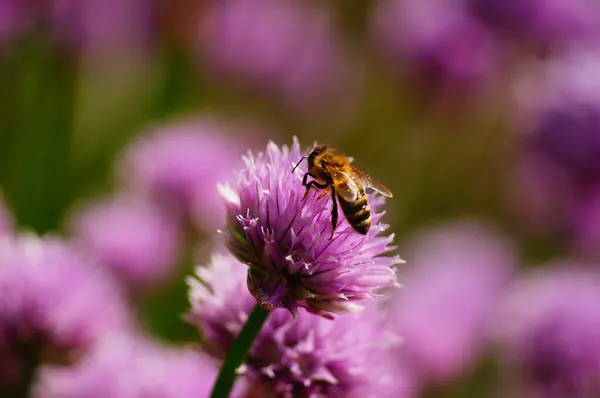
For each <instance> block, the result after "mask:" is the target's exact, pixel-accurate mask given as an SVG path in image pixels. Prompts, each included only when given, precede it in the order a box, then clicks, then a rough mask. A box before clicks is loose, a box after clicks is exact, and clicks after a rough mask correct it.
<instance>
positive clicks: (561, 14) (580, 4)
mask: <svg viewBox="0 0 600 398" xmlns="http://www.w3.org/2000/svg"><path fill="white" fill-rule="evenodd" d="M467 2H468V3H469V7H470V9H471V11H472V12H473V13H474V14H475V15H477V17H479V18H480V19H481V20H482V21H483V22H485V23H486V24H488V25H489V26H491V27H493V28H496V29H499V30H500V31H503V32H505V33H508V34H510V35H513V36H516V38H519V39H525V40H528V41H530V42H533V43H534V44H539V45H542V46H551V47H560V46H563V45H568V44H569V43H572V42H576V41H580V40H590V39H593V38H594V37H597V34H598V33H600V29H599V28H600V7H599V4H598V3H597V2H595V1H589V0H503V1H497V0H467Z"/></svg>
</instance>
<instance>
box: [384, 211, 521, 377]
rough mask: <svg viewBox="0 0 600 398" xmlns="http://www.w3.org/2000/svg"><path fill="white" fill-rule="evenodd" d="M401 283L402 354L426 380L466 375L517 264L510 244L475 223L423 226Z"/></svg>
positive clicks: (395, 320) (396, 312)
mask: <svg viewBox="0 0 600 398" xmlns="http://www.w3.org/2000/svg"><path fill="white" fill-rule="evenodd" d="M403 252H405V253H406V257H405V258H406V260H407V265H405V266H404V267H402V268H401V269H400V270H399V274H400V275H399V278H400V280H402V281H403V288H402V289H400V290H399V291H398V292H397V294H395V295H394V296H393V297H392V298H391V299H390V302H389V303H387V304H388V305H389V310H390V316H389V318H390V325H391V326H392V327H393V329H394V330H395V331H396V332H397V333H398V334H400V335H401V336H402V337H403V339H404V344H403V345H402V348H401V350H400V351H398V356H399V358H400V360H401V362H402V363H405V364H408V366H409V367H410V368H411V370H412V371H414V372H415V373H416V374H417V375H418V376H419V377H420V378H421V379H422V380H423V382H425V383H427V382H434V383H435V382H446V381H449V380H452V379H455V378H457V377H460V376H461V375H463V374H464V373H465V372H466V371H467V370H468V369H469V367H470V366H472V365H473V364H474V362H475V361H476V360H477V355H478V354H479V353H480V349H481V348H482V346H483V344H484V343H485V332H486V329H487V327H488V323H487V322H488V317H489V316H490V315H491V313H492V310H493V309H494V306H495V305H496V300H497V299H498V298H499V296H500V294H501V293H502V289H503V288H504V286H505V284H506V283H507V282H508V278H509V275H510V273H511V270H512V268H513V267H514V265H515V257H514V253H513V249H512V248H511V246H510V245H509V244H508V243H507V242H506V241H505V240H504V239H503V238H502V237H501V236H499V235H497V234H496V233H495V232H494V231H493V230H491V229H489V228H487V227H485V226H483V225H479V224H476V223H473V222H462V223H455V224H451V225H448V226H445V227H441V228H436V229H430V230H426V231H425V232H424V233H422V234H420V235H418V236H417V237H416V238H414V239H413V240H412V241H411V242H410V243H409V244H408V246H405V247H404V250H403Z"/></svg>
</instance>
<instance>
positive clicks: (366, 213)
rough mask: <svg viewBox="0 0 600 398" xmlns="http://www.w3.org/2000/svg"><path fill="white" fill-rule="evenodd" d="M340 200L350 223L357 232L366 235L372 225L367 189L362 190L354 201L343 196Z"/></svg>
mask: <svg viewBox="0 0 600 398" xmlns="http://www.w3.org/2000/svg"><path fill="white" fill-rule="evenodd" d="M339 201H340V206H341V207H342V210H343V211H344V215H345V216H346V220H348V223H350V225H351V226H352V228H354V230H355V231H356V232H358V233H360V234H363V235H366V234H367V232H369V227H370V226H371V208H370V207H369V202H368V201H367V195H365V191H363V190H361V191H360V192H359V194H358V197H357V198H356V200H355V201H353V202H346V201H345V200H344V199H342V198H341V197H340V198H339Z"/></svg>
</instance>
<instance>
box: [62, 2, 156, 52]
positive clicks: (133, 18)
mask: <svg viewBox="0 0 600 398" xmlns="http://www.w3.org/2000/svg"><path fill="white" fill-rule="evenodd" d="M51 7H52V9H51V18H52V23H53V29H54V31H55V34H57V35H58V36H59V37H61V39H62V40H64V41H67V42H69V43H73V44H75V45H77V46H78V47H81V48H83V49H85V50H86V51H87V52H90V53H92V52H94V51H103V50H108V49H123V47H125V48H127V50H128V51H132V50H134V49H141V48H142V47H144V46H146V45H147V44H148V42H149V39H150V38H151V33H152V29H153V28H154V27H153V23H154V13H155V12H156V10H155V9H156V2H155V1H153V0H150V1H148V0H108V1H107V0H85V1H81V0H52V5H51ZM136 47H137V48H136Z"/></svg>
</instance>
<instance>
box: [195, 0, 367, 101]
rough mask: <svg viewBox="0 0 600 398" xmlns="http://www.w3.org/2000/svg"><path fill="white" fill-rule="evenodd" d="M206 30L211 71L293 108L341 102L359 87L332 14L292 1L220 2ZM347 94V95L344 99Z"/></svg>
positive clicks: (203, 42)
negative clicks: (353, 89) (274, 95)
mask: <svg viewBox="0 0 600 398" xmlns="http://www.w3.org/2000/svg"><path fill="white" fill-rule="evenodd" d="M208 19H209V20H208V21H207V24H208V25H207V26H202V27H201V32H200V50H201V53H202V56H203V57H205V58H206V62H207V63H208V64H209V67H210V68H211V69H212V70H213V71H215V72H216V73H218V74H221V75H225V76H228V77H232V78H233V80H237V81H238V82H239V83H241V84H242V85H246V86H249V87H250V88H258V89H261V90H264V91H265V92H267V93H275V94H277V95H279V96H281V97H282V98H283V99H285V100H286V101H287V102H288V103H290V104H291V105H295V106H298V107H305V106H306V105H315V103H316V104H322V103H323V101H324V100H325V99H326V98H327V99H328V100H329V102H332V101H336V102H339V101H340V98H342V99H347V98H348V95H347V93H348V87H351V86H352V85H353V84H355V83H356V79H355V78H356V76H355V74H353V70H352V68H350V67H349V66H350V64H351V63H350V62H349V60H348V57H347V54H346V53H345V52H344V49H343V47H342V41H341V40H340V38H339V37H338V34H337V32H336V29H335V27H334V25H333V21H332V18H331V15H329V13H328V11H327V9H326V8H325V7H323V6H321V5H318V4H311V3H307V2H297V1H290V0H245V1H219V2H214V3H213V7H212V9H211V11H209V16H208ZM341 89H344V91H343V92H344V93H346V95H339V93H340V90H341Z"/></svg>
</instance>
